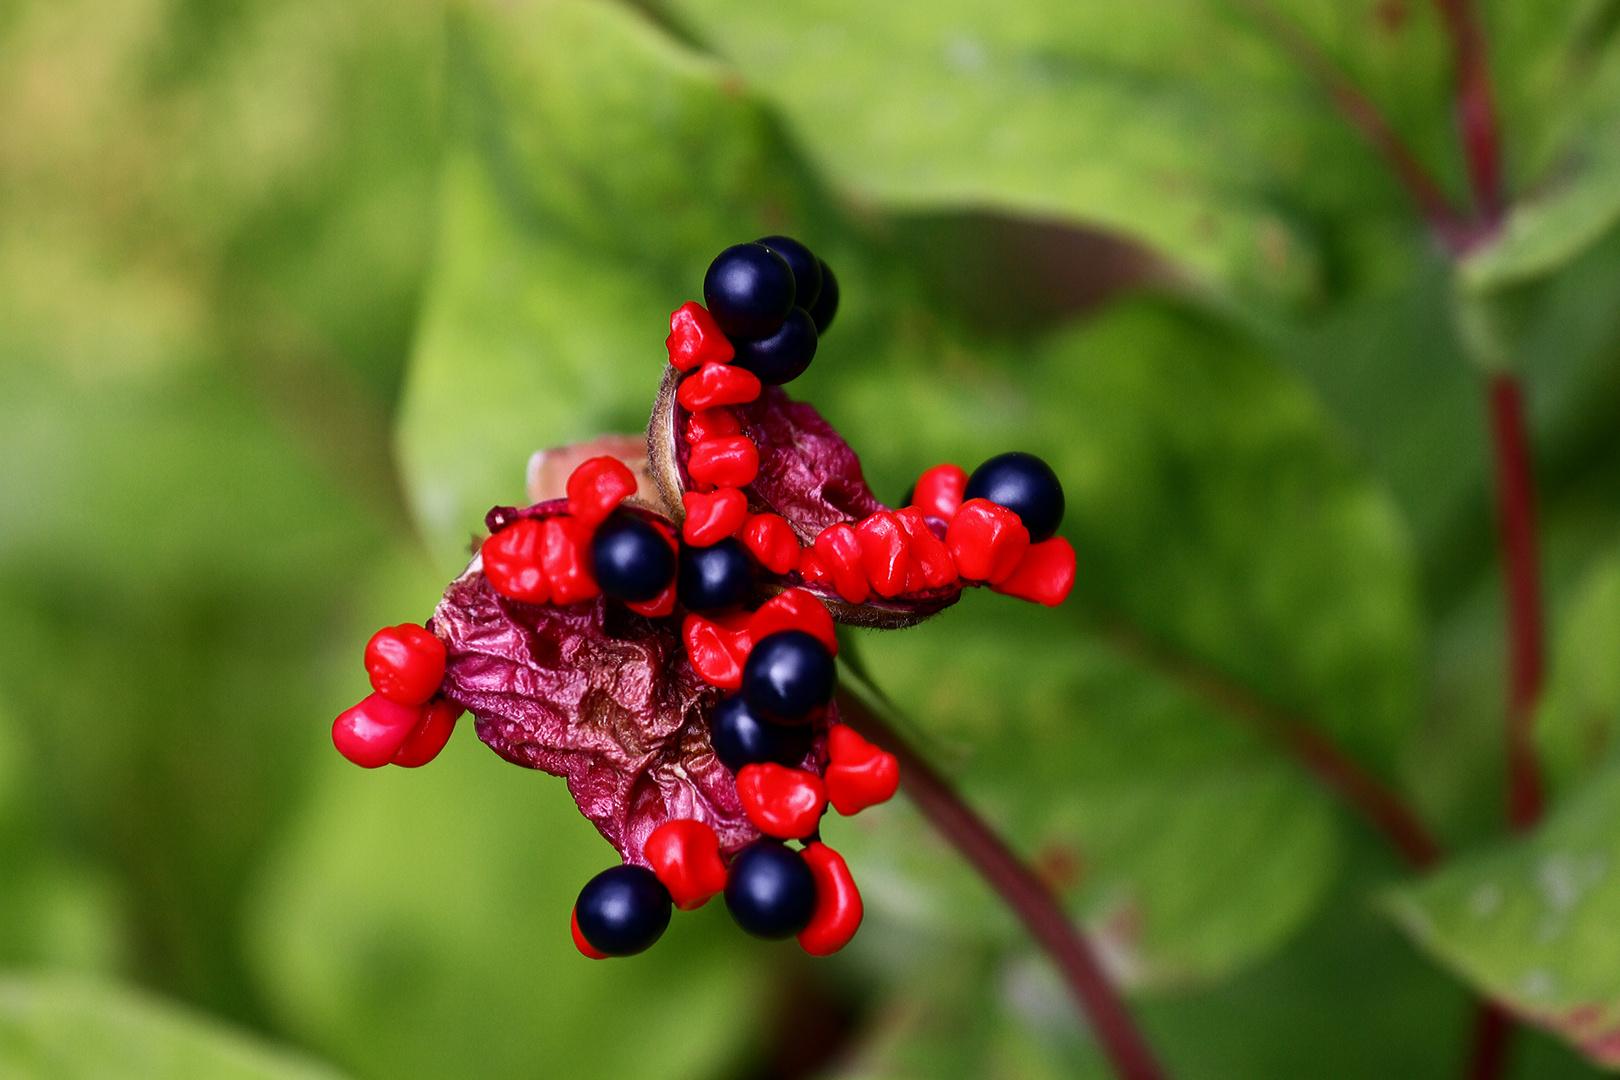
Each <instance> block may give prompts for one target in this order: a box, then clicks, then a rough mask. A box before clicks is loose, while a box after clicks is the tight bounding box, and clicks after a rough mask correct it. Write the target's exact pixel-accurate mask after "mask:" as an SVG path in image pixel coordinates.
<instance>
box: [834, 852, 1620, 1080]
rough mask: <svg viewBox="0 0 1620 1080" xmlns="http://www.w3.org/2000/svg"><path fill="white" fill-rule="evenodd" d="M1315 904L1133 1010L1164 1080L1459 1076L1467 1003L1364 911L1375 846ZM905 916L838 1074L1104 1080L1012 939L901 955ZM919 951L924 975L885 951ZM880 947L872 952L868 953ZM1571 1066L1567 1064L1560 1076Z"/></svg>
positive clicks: (1051, 988) (1065, 1008)
mask: <svg viewBox="0 0 1620 1080" xmlns="http://www.w3.org/2000/svg"><path fill="white" fill-rule="evenodd" d="M1345 849H1346V850H1345V856H1346V857H1345V859H1344V860H1343V866H1342V868H1341V870H1340V872H1339V873H1337V874H1336V875H1335V878H1336V880H1335V884H1334V886H1333V888H1332V889H1331V896H1330V897H1329V899H1328V902H1327V903H1326V904H1325V905H1323V906H1322V907H1321V909H1320V910H1318V911H1317V912H1316V913H1315V914H1314V915H1313V916H1312V917H1311V918H1310V919H1309V920H1308V921H1307V924H1306V925H1305V926H1304V927H1303V928H1302V929H1301V931H1300V932H1299V933H1298V934H1297V935H1295V936H1294V938H1293V939H1292V940H1291V941H1290V942H1289V943H1288V944H1287V945H1286V946H1285V947H1284V948H1282V949H1281V950H1280V951H1278V952H1277V953H1276V954H1275V955H1274V956H1272V957H1270V958H1268V959H1267V960H1265V961H1264V962H1262V963H1260V964H1257V965H1254V966H1252V967H1251V968H1250V969H1249V970H1247V971H1244V972H1242V973H1240V974H1237V975H1236V976H1235V977H1233V978H1231V979H1228V980H1225V981H1224V982H1223V983H1222V984H1221V985H1219V986H1216V987H1210V988H1206V989H1203V990H1199V991H1195V992H1191V993H1183V994H1178V995H1164V996H1160V995H1155V996H1154V997H1152V998H1149V999H1138V1000H1136V1001H1134V1002H1133V1003H1132V1011H1133V1013H1135V1015H1136V1016H1137V1018H1138V1021H1139V1022H1140V1023H1141V1025H1142V1027H1143V1029H1144V1031H1145V1033H1146V1035H1147V1037H1148V1039H1149V1040H1150V1042H1151V1044H1152V1045H1153V1047H1154V1050H1155V1052H1156V1053H1157V1054H1158V1056H1159V1058H1160V1060H1161V1062H1162V1063H1163V1065H1164V1067H1165V1071H1166V1073H1167V1074H1168V1075H1170V1076H1174V1077H1177V1078H1178V1080H1296V1078H1298V1077H1305V1076H1309V1077H1312V1078H1321V1080H1364V1078H1366V1077H1370V1076H1379V1077H1400V1078H1408V1077H1410V1078H1414V1080H1415V1078H1418V1077H1432V1076H1442V1075H1449V1074H1453V1073H1456V1072H1457V1071H1458V1070H1460V1069H1461V1067H1462V1061H1463V1056H1464V1054H1465V1053H1466V1039H1467V1034H1468V1024H1469V1022H1470V1016H1469V1012H1470V1009H1469V1001H1468V997H1467V994H1466V992H1465V991H1464V990H1463V988H1462V987H1460V986H1459V985H1457V983H1456V982H1454V981H1453V980H1451V979H1450V978H1448V977H1447V976H1446V975H1445V974H1444V973H1442V972H1440V971H1438V970H1436V969H1435V968H1434V967H1433V966H1431V965H1429V964H1427V963H1426V962H1425V961H1424V958H1423V957H1421V956H1419V955H1417V954H1416V953H1415V952H1414V951H1413V950H1412V949H1411V948H1410V946H1409V945H1408V944H1407V943H1406V942H1405V941H1403V940H1402V939H1401V937H1400V935H1399V934H1398V932H1397V931H1396V930H1395V929H1394V928H1393V927H1391V926H1390V925H1389V924H1388V922H1387V921H1386V920H1384V919H1382V918H1381V917H1380V915H1379V914H1378V912H1376V911H1374V910H1372V909H1371V908H1370V907H1369V905H1368V904H1367V903H1366V895H1367V892H1368V890H1369V889H1372V888H1376V887H1377V886H1378V885H1379V884H1380V883H1381V882H1387V881H1388V880H1389V878H1390V877H1391V875H1393V874H1397V873H1399V868H1398V867H1396V866H1395V865H1394V862H1393V860H1392V859H1391V858H1390V856H1389V854H1388V853H1387V851H1385V850H1384V849H1383V848H1382V846H1381V844H1380V842H1379V841H1378V840H1377V839H1376V838H1373V837H1370V836H1367V835H1353V836H1352V838H1351V842H1350V843H1347V844H1346V845H1345ZM893 925H898V926H900V927H905V928H915V927H916V925H917V920H916V919H915V917H914V916H913V917H910V918H907V919H905V920H902V921H899V922H898V923H891V922H890V921H888V920H885V919H880V920H879V921H876V922H875V923H874V925H872V926H871V927H866V926H863V927H862V930H861V935H860V937H858V938H857V939H856V941H855V943H854V944H853V945H852V946H851V948H852V949H860V948H862V947H863V944H864V943H865V939H866V938H867V935H868V934H869V933H873V934H874V935H877V936H882V935H889V934H895V935H897V936H899V937H900V940H898V941H893V942H887V943H881V942H873V943H870V945H868V946H867V951H868V952H869V953H879V956H878V957H876V958H873V959H872V960H870V961H869V962H871V963H876V962H879V961H881V962H882V963H883V964H884V967H883V970H884V972H885V974H886V975H887V976H888V977H889V978H891V979H896V980H898V986H897V989H896V992H895V993H893V995H892V996H891V997H890V998H889V999H887V1000H885V1001H884V1002H883V1003H882V1004H881V1005H880V1006H879V1007H878V1009H877V1010H876V1012H875V1019H874V1022H873V1023H872V1025H871V1026H870V1028H868V1029H867V1030H866V1031H865V1032H864V1033H863V1037H862V1039H861V1041H860V1042H859V1043H858V1044H857V1045H856V1047H855V1048H854V1050H853V1052H852V1053H851V1055H850V1062H851V1064H850V1065H849V1066H848V1067H847V1068H846V1069H845V1070H843V1071H840V1072H839V1073H837V1074H836V1075H837V1076H839V1077H840V1078H841V1080H843V1078H848V1080H856V1078H860V1080H868V1078H870V1080H877V1078H883V1080H900V1078H907V1080H909V1078H912V1077H941V1076H943V1077H957V1076H961V1077H977V1076H985V1075H996V1076H1000V1075H1007V1076H1014V1077H1020V1078H1034V1077H1045V1076H1067V1077H1084V1078H1087V1080H1089V1078H1092V1077H1097V1078H1099V1080H1101V1078H1103V1077H1111V1076H1113V1075H1114V1073H1113V1071H1112V1070H1111V1069H1110V1068H1109V1067H1108V1066H1107V1063H1106V1060H1105V1058H1104V1056H1103V1055H1102V1053H1101V1051H1100V1049H1099V1048H1098V1047H1097V1045H1096V1043H1095V1040H1094V1038H1093V1036H1092V1035H1091V1033H1090V1032H1089V1031H1088V1029H1087V1028H1086V1026H1085V1024H1084V1022H1083V1020H1082V1019H1081V1017H1080V1015H1079V1013H1078V1011H1077V1009H1076V1006H1075V1004H1074V1001H1073V999H1072V998H1071V997H1070V996H1069V994H1068V992H1067V990H1066V988H1065V987H1064V986H1063V985H1062V983H1061V982H1060V981H1059V980H1058V977H1057V974H1056V972H1055V971H1054V970H1053V969H1052V968H1051V966H1050V964H1049V962H1048V961H1047V960H1046V959H1045V958H1044V957H1040V956H1038V955H1037V954H1035V953H1033V952H1032V951H1031V950H1030V949H1029V948H1028V946H1027V944H1026V943H1023V942H1019V943H1018V944H1016V945H1013V946H1011V947H1003V948H1002V949H1000V950H997V951H986V950H985V949H983V948H982V947H979V946H975V945H964V944H962V943H944V942H941V941H938V940H934V941H932V942H929V943H928V945H927V946H919V945H918V944H916V943H915V942H914V941H912V942H910V943H909V948H908V943H907V939H906V938H904V937H903V932H902V931H897V930H892V929H891V926H893ZM901 949H907V954H908V955H916V954H918V953H919V952H925V953H926V954H927V955H929V957H930V960H929V962H926V963H917V964H913V965H907V964H906V963H905V962H904V961H901V962H899V963H897V962H896V961H895V959H894V957H893V954H894V953H896V952H898V951H899V950H901ZM880 950H882V951H881V952H880ZM1528 1041H1529V1040H1527V1039H1524V1038H1523V1037H1522V1036H1521V1038H1520V1041H1519V1043H1518V1046H1519V1052H1518V1053H1517V1054H1516V1056H1517V1057H1518V1058H1519V1060H1520V1062H1521V1063H1522V1064H1526V1065H1529V1062H1528V1061H1527V1058H1529V1057H1530V1056H1531V1055H1530V1054H1526V1053H1525V1051H1526V1050H1531V1051H1532V1053H1533V1059H1534V1064H1533V1071H1518V1072H1515V1073H1514V1074H1512V1075H1520V1076H1528V1075H1534V1076H1537V1077H1542V1078H1551V1077H1554V1076H1556V1077H1566V1076H1567V1077H1587V1076H1590V1075H1592V1073H1591V1072H1590V1070H1586V1069H1582V1068H1580V1067H1579V1066H1578V1065H1575V1064H1574V1063H1573V1062H1572V1061H1571V1060H1570V1059H1569V1055H1560V1054H1559V1053H1558V1052H1557V1051H1556V1050H1552V1051H1550V1052H1549V1048H1548V1047H1545V1046H1540V1045H1535V1046H1533V1047H1527V1046H1526V1045H1525V1044H1526V1042H1528ZM1572 1065H1573V1066H1574V1067H1572Z"/></svg>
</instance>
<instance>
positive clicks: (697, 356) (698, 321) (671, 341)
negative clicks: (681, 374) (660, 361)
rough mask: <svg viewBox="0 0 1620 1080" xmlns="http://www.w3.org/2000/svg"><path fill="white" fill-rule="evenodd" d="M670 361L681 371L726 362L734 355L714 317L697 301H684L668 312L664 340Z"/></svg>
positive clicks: (729, 343)
mask: <svg viewBox="0 0 1620 1080" xmlns="http://www.w3.org/2000/svg"><path fill="white" fill-rule="evenodd" d="M664 347H665V348H667V349H668V350H669V362H670V363H671V364H674V365H675V366H676V367H678V368H680V369H681V370H682V371H691V370H692V369H693V368H695V367H697V366H698V365H699V364H709V363H714V364H728V363H730V362H731V358H732V357H733V356H735V355H736V350H734V349H733V348H732V347H731V342H729V341H727V340H726V335H725V334H723V333H721V331H720V327H718V326H716V325H715V322H714V316H712V315H710V314H709V312H708V309H706V308H705V307H704V306H703V305H702V304H699V303H697V302H696V301H691V300H689V301H687V302H686V303H684V304H682V305H681V306H680V307H678V308H676V309H675V310H674V311H672V312H670V315H669V337H667V338H665V339H664Z"/></svg>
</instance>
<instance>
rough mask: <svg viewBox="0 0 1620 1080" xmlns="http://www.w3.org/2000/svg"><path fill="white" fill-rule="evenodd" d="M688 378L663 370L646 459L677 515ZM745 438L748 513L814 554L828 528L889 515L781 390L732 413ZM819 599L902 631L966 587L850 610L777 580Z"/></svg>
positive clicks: (845, 446)
mask: <svg viewBox="0 0 1620 1080" xmlns="http://www.w3.org/2000/svg"><path fill="white" fill-rule="evenodd" d="M681 378H682V375H681V373H680V372H679V371H677V370H676V369H675V368H673V367H670V368H667V369H666V370H665V374H664V382H663V385H662V386H661V387H660V389H659V394H658V401H657V402H656V403H655V404H654V406H653V415H652V418H651V421H650V422H649V423H648V426H647V451H648V459H649V461H650V463H651V469H652V473H653V477H654V479H655V481H656V482H657V485H658V490H659V493H660V494H661V496H662V497H663V499H664V502H665V503H666V504H668V505H669V506H670V507H671V508H672V510H671V512H672V513H676V514H677V515H678V514H679V511H678V510H676V509H674V508H677V507H679V506H680V505H681V494H682V493H683V492H685V491H686V490H688V487H689V484H690V477H689V476H688V474H687V462H688V461H689V460H690V458H691V453H692V450H691V447H690V446H689V445H688V444H687V442H686V439H685V438H684V436H683V432H684V431H685V427H686V418H687V415H688V413H687V411H686V409H685V408H683V407H682V406H681V404H680V403H679V401H677V400H676V391H677V389H678V387H679V385H680V382H681ZM727 409H729V410H730V412H731V413H732V415H734V416H736V417H737V420H738V423H739V424H740V425H741V427H742V433H743V434H744V435H746V436H748V438H749V439H750V440H752V441H753V443H754V446H755V448H756V449H757V450H758V451H759V475H758V476H757V477H756V478H755V479H754V482H753V483H752V484H750V485H749V486H748V488H747V489H746V492H745V493H746V494H747V495H748V504H749V509H750V510H751V511H752V512H754V513H763V512H767V511H768V512H771V513H776V514H780V515H781V516H782V517H783V518H785V519H786V520H787V522H788V524H789V525H790V526H792V528H793V531H794V533H796V534H797V535H798V537H799V542H800V543H801V544H802V545H804V546H809V545H811V544H813V543H814V542H815V538H816V537H817V536H819V535H820V534H821V531H822V530H823V529H825V528H827V527H828V526H831V525H838V524H849V525H853V524H855V523H856V522H858V521H860V520H861V519H863V518H866V517H869V516H871V515H872V514H875V513H877V512H878V511H880V510H887V509H889V508H888V507H887V506H884V505H883V503H881V502H879V501H878V498H877V496H876V495H875V494H873V492H872V488H871V487H870V485H868V484H867V482H866V477H865V475H864V474H863V473H862V471H861V459H860V457H859V455H857V454H856V453H855V451H854V449H853V448H852V447H851V446H850V445H849V443H847V442H845V441H844V437H843V436H842V435H840V434H838V432H837V430H836V429H835V428H834V427H833V426H832V425H831V424H829V423H828V422H827V421H826V419H825V418H824V417H822V415H821V413H819V412H818V411H816V408H815V406H813V405H811V404H809V403H808V402H803V401H794V400H793V399H792V398H790V397H788V395H787V392H786V391H785V390H783V389H782V388H781V387H779V386H768V387H766V388H765V389H764V391H763V392H762V393H761V394H760V396H759V397H758V398H757V399H755V400H754V401H751V402H749V403H747V404H746V405H729V406H727ZM776 580H777V582H778V584H779V585H780V586H797V587H800V588H804V589H808V590H809V591H810V592H812V593H814V594H815V595H816V596H817V597H818V598H819V599H821V600H822V602H823V603H825V604H826V605H827V610H828V611H830V612H831V613H832V616H833V618H834V619H836V620H838V621H839V622H842V623H848V624H850V625H853V626H873V627H878V628H881V629H898V628H900V627H904V626H910V625H913V624H915V623H918V622H921V621H922V620H923V619H926V618H928V617H929V616H931V615H935V614H937V613H939V612H940V611H943V610H944V609H945V608H947V607H950V606H951V605H952V604H954V603H956V601H957V600H958V599H960V598H961V595H962V587H961V585H960V584H954V583H953V584H951V585H947V586H945V587H943V588H939V589H930V590H927V591H924V592H916V593H907V594H903V595H901V596H897V597H894V598H892V599H884V598H883V597H880V596H878V595H877V594H876V593H874V594H872V596H870V597H869V598H868V599H867V600H866V601H865V602H863V603H860V604H851V603H849V602H847V601H845V600H844V599H843V598H842V597H840V596H839V595H838V593H837V592H836V591H835V590H833V589H831V588H830V587H828V586H826V585H812V584H809V583H806V582H805V581H804V580H803V578H802V577H800V575H799V574H798V573H797V572H790V573H788V574H787V575H785V576H783V577H781V578H779V579H776Z"/></svg>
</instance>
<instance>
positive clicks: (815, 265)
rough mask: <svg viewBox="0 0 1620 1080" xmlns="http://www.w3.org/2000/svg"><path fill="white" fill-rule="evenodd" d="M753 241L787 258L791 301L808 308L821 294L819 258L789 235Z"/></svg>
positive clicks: (763, 237)
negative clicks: (790, 282)
mask: <svg viewBox="0 0 1620 1080" xmlns="http://www.w3.org/2000/svg"><path fill="white" fill-rule="evenodd" d="M754 243H756V244H759V245H761V246H763V247H768V248H770V249H771V250H772V251H774V252H776V253H777V254H778V255H780V256H782V258H784V259H786V260H787V264H788V269H789V270H792V271H793V302H794V303H795V304H797V305H798V306H799V307H802V308H805V309H809V308H810V307H811V306H812V305H813V304H815V302H816V298H817V297H819V296H820V295H821V260H820V259H818V258H816V257H815V256H814V255H812V254H811V253H810V249H809V248H807V247H805V246H804V245H803V244H801V243H799V242H798V241H797V240H795V239H793V237H791V236H762V237H760V238H759V239H758V240H755V241H754Z"/></svg>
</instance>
